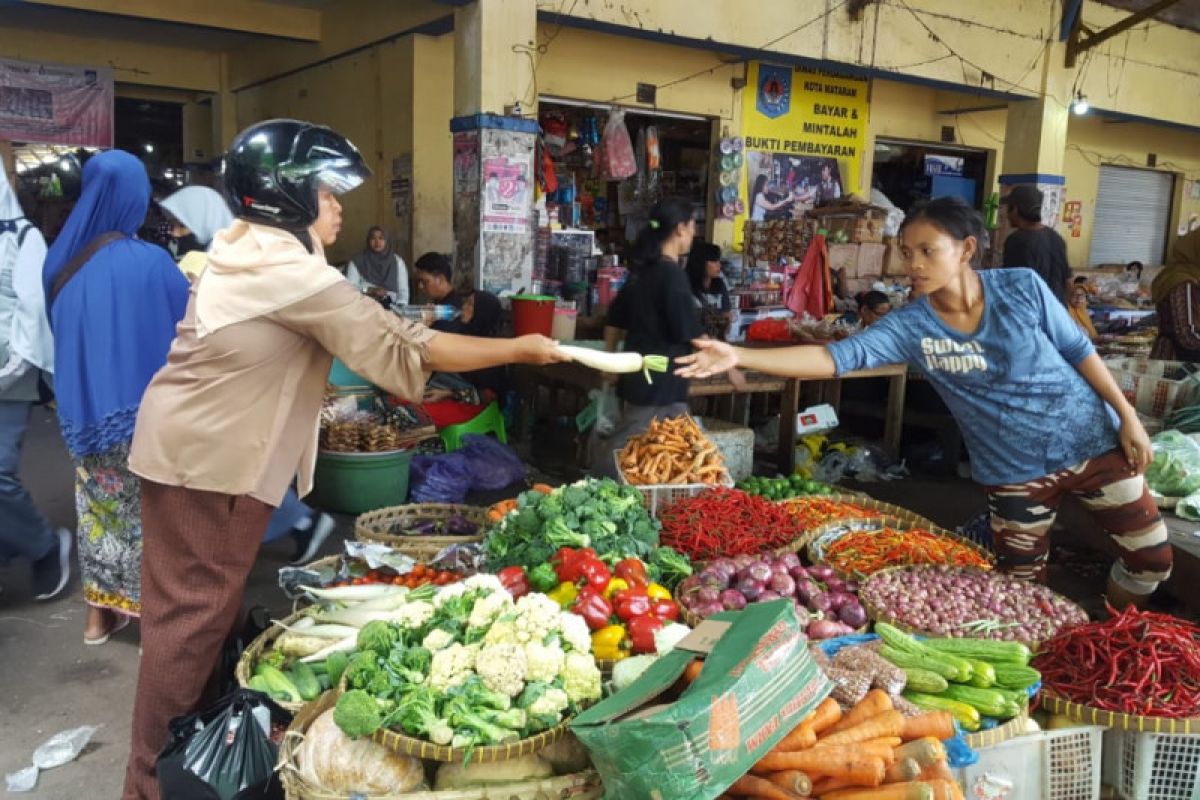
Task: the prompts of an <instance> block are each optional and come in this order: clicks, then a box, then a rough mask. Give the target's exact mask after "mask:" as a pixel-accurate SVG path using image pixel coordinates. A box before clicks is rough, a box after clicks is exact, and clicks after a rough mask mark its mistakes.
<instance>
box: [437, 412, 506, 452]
mask: <svg viewBox="0 0 1200 800" xmlns="http://www.w3.org/2000/svg"><path fill="white" fill-rule="evenodd" d="M468 433H494V434H495V435H496V438H497V439H499V440H500V442H501V443H502V444H508V435H507V434H506V433H505V432H504V415H503V414H501V413H500V406H498V405H496V404H495V402H492V403H488V406H487V408H485V409H484V410H483V411H480V412H479V414H477V415H476V416H475V418H474V419H472V420H468V421H466V422H463V423H460V424H458V425H447V426H446V427H445V428H442V429H441V430H440V431H438V436H441V437H442V444H444V445H446V452H447V453H453V452H454V451H455V450H458V449H460V448H461V447H462V440H463V437H464V436H466V435H467V434H468Z"/></svg>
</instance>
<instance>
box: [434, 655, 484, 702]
mask: <svg viewBox="0 0 1200 800" xmlns="http://www.w3.org/2000/svg"><path fill="white" fill-rule="evenodd" d="M475 654H476V650H475V649H474V648H471V647H463V646H462V645H461V644H452V645H450V646H449V647H446V648H443V649H441V650H438V651H437V652H436V653H434V654H433V664H432V666H431V667H430V669H429V686H430V687H431V688H433V689H435V690H436V691H439V692H446V691H447V690H449V689H452V688H454V687H455V686H461V685H462V684H463V683H465V682H466V680H467V678H469V677H471V670H473V669H474V668H475Z"/></svg>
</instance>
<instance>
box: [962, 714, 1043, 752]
mask: <svg viewBox="0 0 1200 800" xmlns="http://www.w3.org/2000/svg"><path fill="white" fill-rule="evenodd" d="M1028 721H1029V713H1028V708H1025V709H1022V711H1021V713H1020V714H1017V715H1016V716H1015V717H1013V718H1012V719H1010V720H1009V721H1008V722H1006V723H1004V724H1003V725H997V726H996V727H994V728H989V729H988V730H986V731H976V732H975V733H967V734H964V735H963V739H965V740H966V742H967V747H970V748H971V749H972V750H978V749H979V748H981V747H993V746H995V745H998V744H1000V743H1002V742H1007V741H1008V740H1009V739H1015V738H1017V737H1018V736H1020V735H1021V734H1023V733H1025V725H1026V723H1027V722H1028Z"/></svg>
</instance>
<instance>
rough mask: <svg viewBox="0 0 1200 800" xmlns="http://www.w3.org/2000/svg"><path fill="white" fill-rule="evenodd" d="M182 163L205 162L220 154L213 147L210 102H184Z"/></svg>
mask: <svg viewBox="0 0 1200 800" xmlns="http://www.w3.org/2000/svg"><path fill="white" fill-rule="evenodd" d="M182 109H183V163H185V164H207V163H208V162H210V161H212V160H213V159H214V158H216V157H217V156H219V155H220V154H221V151H220V150H218V149H217V148H215V147H213V110H212V104H211V103H196V102H191V103H184V104H183V106H182Z"/></svg>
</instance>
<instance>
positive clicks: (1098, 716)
mask: <svg viewBox="0 0 1200 800" xmlns="http://www.w3.org/2000/svg"><path fill="white" fill-rule="evenodd" d="M1041 698H1042V706H1043V707H1044V708H1045V709H1046V710H1047V711H1049V712H1051V713H1053V714H1063V715H1065V716H1067V717H1070V718H1071V719H1073V720H1075V721H1077V722H1084V723H1087V724H1089V725H1103V726H1104V727H1106V728H1116V729H1118V730H1124V731H1137V732H1138V733H1190V734H1200V717H1191V718H1189V719H1167V718H1166V717H1142V716H1139V715H1137V714H1123V713H1121V712H1119V711H1105V710H1104V709H1102V708H1094V707H1093V706H1086V705H1082V704H1080V703H1073V702H1071V701H1070V700H1067V699H1066V698H1063V697H1059V696H1058V695H1056V694H1054V693H1053V692H1051V691H1049V690H1047V689H1042V693H1041Z"/></svg>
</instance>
